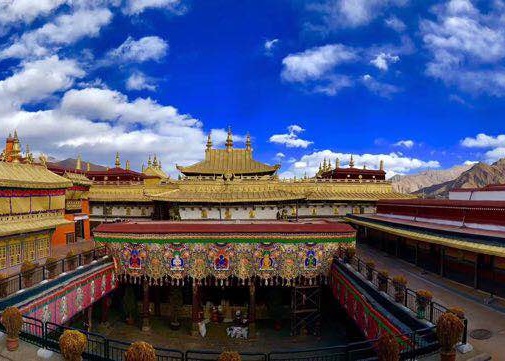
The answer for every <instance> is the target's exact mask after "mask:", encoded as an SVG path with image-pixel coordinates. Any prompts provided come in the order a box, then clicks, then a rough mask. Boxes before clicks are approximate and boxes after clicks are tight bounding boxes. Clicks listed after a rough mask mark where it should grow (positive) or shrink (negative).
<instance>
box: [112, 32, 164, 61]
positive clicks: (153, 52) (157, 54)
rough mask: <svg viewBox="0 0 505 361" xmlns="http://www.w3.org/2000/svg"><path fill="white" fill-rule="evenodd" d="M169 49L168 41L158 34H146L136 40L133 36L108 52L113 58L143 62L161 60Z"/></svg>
mask: <svg viewBox="0 0 505 361" xmlns="http://www.w3.org/2000/svg"><path fill="white" fill-rule="evenodd" d="M167 51H168V43H167V42H166V41H165V40H163V39H162V38H160V37H158V36H146V37H143V38H141V39H139V40H134V39H133V38H132V37H131V36H130V37H128V39H126V40H125V42H124V43H123V44H121V45H120V46H119V47H118V48H116V49H113V50H111V51H109V52H108V54H107V56H108V58H109V59H111V60H117V61H122V62H133V63H142V62H145V61H149V60H155V61H159V60H161V59H162V58H163V57H164V56H165V55H166V54H167Z"/></svg>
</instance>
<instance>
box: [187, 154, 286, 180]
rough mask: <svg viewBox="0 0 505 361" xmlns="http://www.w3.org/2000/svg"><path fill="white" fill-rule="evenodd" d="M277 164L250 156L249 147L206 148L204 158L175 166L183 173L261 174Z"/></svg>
mask: <svg viewBox="0 0 505 361" xmlns="http://www.w3.org/2000/svg"><path fill="white" fill-rule="evenodd" d="M279 168H280V166H279V165H273V166H271V165H268V164H265V163H261V162H258V161H256V160H254V159H253V157H252V150H251V149H236V148H228V149H207V150H206V151H205V159H204V160H203V161H201V162H198V163H196V164H193V165H190V166H188V167H182V166H179V165H178V166H177V169H178V170H180V171H181V172H182V173H183V174H185V175H195V174H202V175H225V174H229V175H236V176H237V175H255V174H258V175H263V174H273V173H275V172H276V171H277V169H279Z"/></svg>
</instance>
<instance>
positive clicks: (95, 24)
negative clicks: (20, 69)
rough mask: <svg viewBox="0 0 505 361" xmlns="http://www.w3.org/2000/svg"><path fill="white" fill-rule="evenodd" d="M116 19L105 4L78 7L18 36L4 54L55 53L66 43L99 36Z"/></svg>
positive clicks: (38, 54) (43, 54)
mask: <svg viewBox="0 0 505 361" xmlns="http://www.w3.org/2000/svg"><path fill="white" fill-rule="evenodd" d="M111 19H112V13H111V12H110V10H108V9H105V8H97V9H91V10H85V9H82V10H77V11H75V12H73V13H71V14H64V15H60V16H58V17H56V18H55V19H54V21H52V22H48V23H46V24H44V25H43V26H42V27H40V28H38V29H36V30H32V31H29V32H26V33H24V34H23V35H22V36H21V37H20V38H15V39H14V40H13V41H12V44H11V45H10V46H8V47H6V48H4V49H3V50H2V51H1V52H0V58H29V57H41V56H46V55H50V54H53V53H54V52H55V50H57V49H58V47H60V46H62V45H68V44H73V43H75V42H76V41H78V40H79V39H81V38H83V37H86V36H90V37H95V36H97V35H98V34H99V32H100V29H101V28H102V27H103V26H105V25H107V24H108V23H109V22H110V21H111Z"/></svg>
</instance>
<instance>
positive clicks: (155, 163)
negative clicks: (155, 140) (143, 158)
mask: <svg viewBox="0 0 505 361" xmlns="http://www.w3.org/2000/svg"><path fill="white" fill-rule="evenodd" d="M153 167H154V168H156V167H158V159H157V158H156V154H155V155H154V158H153Z"/></svg>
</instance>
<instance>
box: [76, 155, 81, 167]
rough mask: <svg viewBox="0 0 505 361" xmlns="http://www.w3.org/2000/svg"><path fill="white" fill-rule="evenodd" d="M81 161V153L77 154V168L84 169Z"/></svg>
mask: <svg viewBox="0 0 505 361" xmlns="http://www.w3.org/2000/svg"><path fill="white" fill-rule="evenodd" d="M81 162H82V159H81V155H80V154H79V155H78V156H77V161H76V162H75V169H77V170H81V169H82V165H81Z"/></svg>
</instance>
